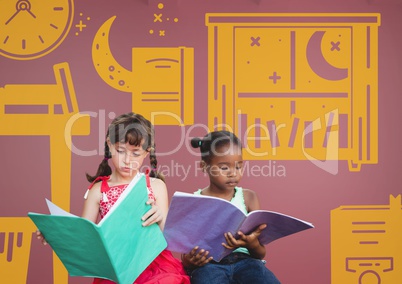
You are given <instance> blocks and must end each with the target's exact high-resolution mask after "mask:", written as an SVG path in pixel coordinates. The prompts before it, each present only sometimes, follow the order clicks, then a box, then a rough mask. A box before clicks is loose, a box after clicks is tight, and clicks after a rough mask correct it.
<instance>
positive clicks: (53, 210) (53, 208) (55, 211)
mask: <svg viewBox="0 0 402 284" xmlns="http://www.w3.org/2000/svg"><path fill="white" fill-rule="evenodd" d="M46 204H47V208H48V209H49V212H50V214H51V215H55V216H70V217H78V216H76V215H74V214H71V213H69V212H67V211H65V210H63V209H61V208H60V207H59V206H57V205H56V204H54V203H53V202H52V201H50V200H49V199H47V198H46Z"/></svg>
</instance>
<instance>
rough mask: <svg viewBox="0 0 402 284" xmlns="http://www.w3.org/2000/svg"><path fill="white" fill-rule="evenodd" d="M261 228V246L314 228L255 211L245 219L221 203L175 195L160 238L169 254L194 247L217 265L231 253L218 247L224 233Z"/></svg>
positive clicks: (292, 220) (213, 199)
mask: <svg viewBox="0 0 402 284" xmlns="http://www.w3.org/2000/svg"><path fill="white" fill-rule="evenodd" d="M261 224H267V228H266V229H265V230H263V232H262V233H261V235H260V237H259V240H260V243H261V244H263V245H266V244H268V243H270V242H272V241H274V240H276V239H279V238H282V237H285V236H288V235H291V234H294V233H297V232H300V231H303V230H306V229H310V228H314V226H313V225H312V224H311V223H308V222H306V221H303V220H300V219H297V218H294V217H291V216H288V215H284V214H281V213H277V212H272V211H266V210H256V211H252V212H250V213H249V214H247V215H245V214H244V213H243V212H242V211H241V210H240V209H239V208H237V207H236V206H235V205H233V204H232V203H230V202H229V201H226V200H224V199H220V198H216V197H212V196H204V195H194V194H190V193H184V192H175V194H174V195H173V198H172V201H171V203H170V207H169V213H168V215H167V219H166V224H165V229H164V231H163V234H164V236H165V238H166V241H167V243H168V249H169V250H171V251H175V252H180V253H189V252H190V251H191V250H192V249H193V248H194V247H195V246H198V247H200V248H202V249H205V250H207V251H209V255H211V256H212V257H213V258H214V260H215V261H220V260H221V259H222V258H224V257H225V256H227V255H228V254H230V253H231V252H232V251H231V250H228V249H226V248H225V247H223V246H222V243H225V242H226V240H225V237H224V233H226V232H231V233H232V234H233V235H235V236H236V233H237V232H238V231H242V232H243V233H245V234H248V233H250V232H252V231H253V230H254V229H255V228H256V227H258V226H259V225H261Z"/></svg>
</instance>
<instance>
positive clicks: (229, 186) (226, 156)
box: [203, 145, 243, 191]
mask: <svg viewBox="0 0 402 284" xmlns="http://www.w3.org/2000/svg"><path fill="white" fill-rule="evenodd" d="M203 165H204V168H205V169H206V172H207V173H208V175H209V180H210V187H214V188H215V189H219V190H224V191H226V190H234V188H235V186H237V184H238V183H239V182H240V179H241V177H242V167H243V158H242V153H241V148H239V147H238V146H235V145H224V146H222V147H219V148H217V149H215V153H214V155H213V156H211V160H210V163H209V164H208V165H206V164H205V163H204V164H203Z"/></svg>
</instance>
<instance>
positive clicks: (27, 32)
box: [0, 0, 74, 60]
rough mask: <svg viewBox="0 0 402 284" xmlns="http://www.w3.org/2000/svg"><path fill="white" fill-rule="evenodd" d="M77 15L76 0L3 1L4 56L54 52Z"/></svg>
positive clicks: (0, 44)
mask: <svg viewBox="0 0 402 284" xmlns="http://www.w3.org/2000/svg"><path fill="white" fill-rule="evenodd" d="M73 14H74V0H2V1H1V0H0V55H3V56H5V57H8V58H12V59H17V60H29V59H35V58H39V57H42V56H44V55H46V54H48V53H50V52H52V51H53V50H54V49H55V48H57V47H58V46H59V45H60V44H61V43H62V42H63V40H64V39H65V37H66V36H67V34H68V32H69V31H70V28H71V24H72V20H73Z"/></svg>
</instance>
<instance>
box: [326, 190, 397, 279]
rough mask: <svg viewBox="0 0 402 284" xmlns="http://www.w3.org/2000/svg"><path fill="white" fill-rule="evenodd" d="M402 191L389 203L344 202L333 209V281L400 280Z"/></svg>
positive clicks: (391, 198) (391, 197)
mask: <svg viewBox="0 0 402 284" xmlns="http://www.w3.org/2000/svg"><path fill="white" fill-rule="evenodd" d="M401 240H402V204H401V195H398V196H397V197H393V196H392V195H391V196H390V202H389V205H358V206H340V207H339V208H336V209H334V210H332V211H331V283H332V284H344V283H351V284H354V283H356V284H379V283H400V281H401V279H402V265H401V263H402V244H401Z"/></svg>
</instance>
